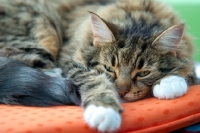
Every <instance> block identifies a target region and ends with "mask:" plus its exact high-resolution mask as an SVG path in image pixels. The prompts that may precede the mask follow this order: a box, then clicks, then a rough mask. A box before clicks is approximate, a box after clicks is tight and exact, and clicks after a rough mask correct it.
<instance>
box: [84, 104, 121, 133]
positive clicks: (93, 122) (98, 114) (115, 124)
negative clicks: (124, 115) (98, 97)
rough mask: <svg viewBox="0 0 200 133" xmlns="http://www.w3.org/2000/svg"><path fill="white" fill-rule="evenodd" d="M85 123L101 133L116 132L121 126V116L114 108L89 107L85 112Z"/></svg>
mask: <svg viewBox="0 0 200 133" xmlns="http://www.w3.org/2000/svg"><path fill="white" fill-rule="evenodd" d="M84 118H85V121H86V122H87V123H88V125H89V126H90V127H91V128H97V129H98V131H100V132H114V131H116V130H117V129H119V127H120V125H121V115H120V113H118V112H117V111H115V110H114V109H112V108H106V107H103V106H95V105H89V106H88V107H87V108H86V109H85V112H84Z"/></svg>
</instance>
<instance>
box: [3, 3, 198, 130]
mask: <svg viewBox="0 0 200 133" xmlns="http://www.w3.org/2000/svg"><path fill="white" fill-rule="evenodd" d="M0 3H1V4H0V48H1V49H0V56H1V57H0V75H1V77H0V103H4V104H17V105H29V106H52V105H68V104H77V105H79V104H81V105H82V106H83V108H84V118H85V121H86V122H87V123H88V124H89V126H90V127H91V128H97V129H98V130H99V131H101V132H114V131H116V130H117V129H118V128H119V127H120V124H121V113H122V111H123V109H122V107H121V106H120V99H123V101H128V102H132V101H136V100H139V99H142V98H145V97H148V96H150V95H152V94H153V95H154V96H155V97H157V98H159V99H173V98H176V97H179V96H182V95H184V94H185V93H186V92H187V89H188V85H192V84H195V82H196V81H195V80H196V78H195V75H194V71H193V61H192V41H191V38H190V36H189V35H188V34H187V33H186V32H184V31H185V25H184V24H183V22H182V21H181V20H180V19H179V18H178V17H177V16H176V15H175V13H174V11H173V10H172V9H171V8H169V7H167V6H166V5H165V4H163V3H160V2H158V1H153V0H119V1H115V0H106V1H105V0H0ZM57 67H58V68H57ZM59 68H60V69H59ZM61 70H62V72H61ZM79 98H80V99H81V101H80V100H79Z"/></svg>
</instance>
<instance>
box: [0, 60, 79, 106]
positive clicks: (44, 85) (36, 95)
mask: <svg viewBox="0 0 200 133" xmlns="http://www.w3.org/2000/svg"><path fill="white" fill-rule="evenodd" d="M0 103H3V104H11V105H13V104H15V105H28V106H53V105H69V104H70V105H71V104H76V105H79V104H80V96H79V93H78V87H77V86H76V85H75V84H74V83H73V82H72V81H71V80H69V79H66V78H53V77H49V76H47V75H45V74H43V73H41V72H40V71H38V70H36V69H34V68H31V67H29V66H27V65H26V64H24V63H21V62H19V61H15V60H12V59H8V58H5V57H0Z"/></svg>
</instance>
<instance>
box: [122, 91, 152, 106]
mask: <svg viewBox="0 0 200 133" xmlns="http://www.w3.org/2000/svg"><path fill="white" fill-rule="evenodd" d="M151 95H152V92H151V91H150V90H149V89H143V90H140V91H135V90H131V91H129V92H127V93H125V94H124V95H121V94H120V96H121V102H122V103H124V102H134V101H137V100H141V99H144V98H147V97H150V96H151Z"/></svg>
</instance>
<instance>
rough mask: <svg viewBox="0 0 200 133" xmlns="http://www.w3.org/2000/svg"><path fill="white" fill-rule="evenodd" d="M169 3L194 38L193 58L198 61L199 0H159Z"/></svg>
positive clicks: (199, 48) (199, 57) (199, 45)
mask: <svg viewBox="0 0 200 133" xmlns="http://www.w3.org/2000/svg"><path fill="white" fill-rule="evenodd" d="M160 1H163V2H165V3H167V4H168V5H171V6H172V7H173V8H174V10H175V11H176V12H177V14H178V15H179V16H180V17H181V18H182V19H183V20H184V22H185V23H186V25H187V31H188V32H189V33H190V34H191V35H192V36H193V40H194V44H195V46H194V56H193V57H194V60H195V61H198V62H200V0H160Z"/></svg>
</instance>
